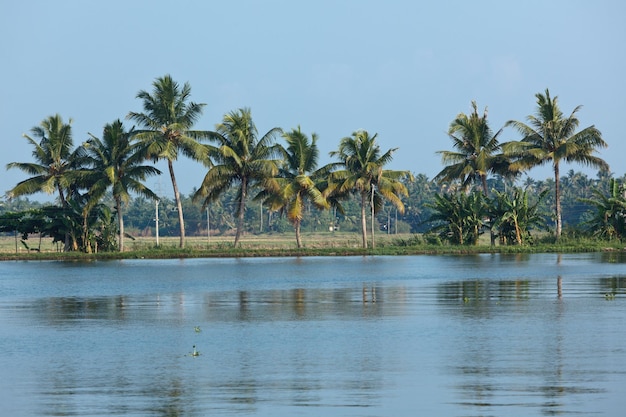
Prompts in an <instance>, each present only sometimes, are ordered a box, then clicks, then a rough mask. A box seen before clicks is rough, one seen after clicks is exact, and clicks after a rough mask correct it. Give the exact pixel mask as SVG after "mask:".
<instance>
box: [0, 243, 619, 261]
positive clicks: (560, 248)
mask: <svg viewBox="0 0 626 417" xmlns="http://www.w3.org/2000/svg"><path fill="white" fill-rule="evenodd" d="M583 252H602V253H626V248H625V247H623V246H622V245H618V244H608V243H606V242H605V243H604V244H599V242H596V243H594V244H584V243H580V244H573V243H569V242H568V243H565V244H550V245H545V244H543V245H537V246H487V245H477V246H435V245H420V246H383V247H380V248H374V249H372V248H368V249H363V248H353V247H325V248H301V249H297V248H271V247H268V248H262V247H255V248H245V247H241V248H232V247H231V248H223V247H222V248H215V249H198V248H189V249H178V248H152V249H147V250H129V251H125V252H100V253H82V252H30V253H24V252H21V253H9V252H3V253H0V261H93V260H121V259H186V258H189V259H191V258H259V257H266V258H270V257H310V256H337V257H341V256H414V255H477V254H533V253H583Z"/></svg>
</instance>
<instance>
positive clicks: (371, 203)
mask: <svg viewBox="0 0 626 417" xmlns="http://www.w3.org/2000/svg"><path fill="white" fill-rule="evenodd" d="M375 188H376V186H375V185H374V184H372V201H371V202H370V205H371V206H372V249H374V247H375V246H376V245H375V242H374V190H375Z"/></svg>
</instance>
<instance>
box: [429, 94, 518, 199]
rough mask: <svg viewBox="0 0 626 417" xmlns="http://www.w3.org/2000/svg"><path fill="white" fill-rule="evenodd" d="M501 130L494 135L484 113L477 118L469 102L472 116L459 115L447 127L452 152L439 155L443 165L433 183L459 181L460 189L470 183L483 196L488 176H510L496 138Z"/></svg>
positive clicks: (473, 105) (475, 111)
mask: <svg viewBox="0 0 626 417" xmlns="http://www.w3.org/2000/svg"><path fill="white" fill-rule="evenodd" d="M500 133H502V129H500V130H498V131H497V132H496V133H495V134H494V133H493V131H492V130H491V128H490V127H489V123H488V122H487V109H486V108H485V111H484V113H483V115H482V116H480V115H479V114H478V108H477V105H476V102H475V101H472V113H471V114H470V115H469V116H468V115H466V114H464V113H460V114H459V115H458V116H457V117H456V119H454V120H453V121H452V122H451V123H450V127H449V129H448V136H449V137H450V139H452V142H453V145H452V146H453V147H454V149H455V151H439V152H437V153H439V154H441V160H442V162H443V164H444V165H447V166H446V167H445V168H444V169H443V170H441V172H439V173H438V174H437V175H436V176H435V180H437V181H440V182H441V181H448V182H450V181H455V180H460V181H461V183H462V184H463V188H467V187H469V186H470V185H471V184H472V183H478V184H480V186H481V187H482V190H483V194H484V195H485V196H487V194H488V191H489V190H488V188H487V175H488V174H489V173H496V174H501V175H503V176H507V175H511V174H512V173H511V172H510V171H509V163H508V159H507V158H506V157H505V156H504V155H502V153H500V150H501V149H500V143H499V141H498V137H499V136H500Z"/></svg>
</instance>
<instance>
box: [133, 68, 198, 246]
mask: <svg viewBox="0 0 626 417" xmlns="http://www.w3.org/2000/svg"><path fill="white" fill-rule="evenodd" d="M152 86H153V90H152V94H150V93H149V92H147V91H144V90H141V91H139V93H137V98H139V99H141V100H143V110H144V112H143V113H136V112H130V113H128V116H126V118H127V119H130V120H134V121H135V122H137V123H139V124H140V125H141V126H142V127H143V129H142V130H138V131H137V134H136V137H137V138H138V139H139V140H141V141H142V142H144V144H145V145H146V149H147V156H148V157H149V158H151V159H153V161H155V162H156V161H157V160H160V159H166V160H167V167H168V170H169V173H170V178H171V180H172V187H173V189H174V200H175V201H176V208H177V210H178V223H179V226H180V247H181V248H182V247H184V246H185V222H184V216H183V206H182V203H181V200H180V192H179V190H178V185H177V183H176V176H175V175H174V164H173V162H174V161H175V160H177V159H178V154H179V152H182V153H183V154H184V155H185V156H187V157H189V158H192V159H194V160H197V161H202V162H206V153H207V152H206V148H205V146H204V145H202V144H201V143H199V142H198V139H202V138H205V137H207V133H208V132H204V131H198V130H191V128H192V127H193V125H194V124H195V123H196V121H197V120H198V118H199V117H200V116H201V115H202V108H203V107H204V106H205V104H201V103H194V102H192V101H189V99H190V97H191V86H190V85H189V83H185V84H184V85H183V86H182V87H181V86H180V85H179V84H178V83H177V82H175V81H174V80H173V79H172V77H171V76H170V75H169V74H168V75H165V76H163V77H160V78H157V79H156V80H155V81H154V82H153V83H152Z"/></svg>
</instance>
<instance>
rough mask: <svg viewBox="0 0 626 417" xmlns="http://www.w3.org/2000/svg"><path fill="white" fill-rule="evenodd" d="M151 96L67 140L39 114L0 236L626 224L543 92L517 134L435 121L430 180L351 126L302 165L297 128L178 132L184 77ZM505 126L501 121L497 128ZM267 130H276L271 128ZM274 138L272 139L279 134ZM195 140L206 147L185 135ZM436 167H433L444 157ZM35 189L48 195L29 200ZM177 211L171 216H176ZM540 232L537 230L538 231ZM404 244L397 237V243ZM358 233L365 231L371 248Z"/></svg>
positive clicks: (118, 239)
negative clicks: (193, 172) (155, 181)
mask: <svg viewBox="0 0 626 417" xmlns="http://www.w3.org/2000/svg"><path fill="white" fill-rule="evenodd" d="M153 87H154V89H153V91H152V93H148V92H145V91H140V92H139V94H138V95H137V97H138V98H140V99H141V100H142V101H143V109H144V112H143V113H135V112H130V113H129V114H128V118H129V119H132V120H134V121H136V122H138V123H140V128H139V129H137V130H135V129H134V128H131V129H126V128H124V126H123V124H122V122H121V121H120V120H116V121H115V122H113V123H111V124H107V125H106V126H105V128H104V131H103V135H102V138H98V137H96V136H94V135H90V138H87V139H86V140H85V141H83V142H82V144H81V145H79V146H76V147H74V144H73V138H72V130H71V120H70V121H69V122H68V123H65V122H64V121H63V120H62V118H61V116H59V115H55V116H51V117H48V118H46V119H44V120H43V121H42V122H41V124H40V125H38V126H36V127H34V128H33V129H32V130H31V133H32V137H31V136H26V135H25V137H26V139H27V140H28V141H29V143H30V144H31V145H32V146H33V148H34V150H33V159H34V161H33V162H12V163H10V164H8V165H7V168H8V169H9V168H15V169H20V170H22V171H23V172H25V173H26V174H29V175H30V177H29V178H27V179H25V180H23V181H21V182H20V183H18V184H17V185H16V186H15V187H14V188H13V189H11V190H9V191H8V192H7V194H6V195H5V196H4V197H2V199H0V233H9V234H14V235H15V236H16V237H17V236H20V237H21V239H22V244H23V245H24V246H25V247H26V248H28V249H29V250H39V249H40V244H39V245H35V244H32V243H30V242H29V241H28V239H29V238H30V239H31V240H32V239H33V238H34V237H36V238H39V239H41V238H42V237H44V236H48V237H52V238H53V241H54V242H58V245H57V246H58V248H59V250H64V251H68V250H73V251H83V252H91V251H112V250H121V251H123V249H124V246H123V245H124V243H123V242H124V237H129V238H134V237H135V236H154V235H156V236H159V235H161V236H178V237H180V247H181V248H182V247H183V246H184V237H185V236H186V235H191V236H194V235H195V236H207V235H208V236H212V235H213V236H214V235H227V236H228V235H233V236H234V237H235V247H236V246H237V244H238V242H239V239H240V237H241V236H242V235H243V234H250V233H254V234H259V233H283V232H287V231H290V230H294V231H295V234H296V242H297V246H298V247H301V246H302V241H301V232H320V231H331V232H333V231H338V230H341V231H344V232H345V231H348V232H355V233H359V232H360V233H361V235H362V246H363V248H367V246H368V244H367V233H368V232H367V230H368V224H367V223H368V220H369V230H370V233H371V234H372V237H373V235H374V231H376V232H377V233H381V232H382V233H386V234H397V233H403V234H404V233H413V234H415V236H416V237H417V236H418V234H419V235H421V236H423V237H420V238H418V239H416V242H417V241H420V242H430V243H438V244H443V243H449V244H460V245H467V244H471V245H474V244H477V243H478V242H479V240H480V238H481V235H483V234H484V233H486V232H489V234H490V235H491V243H492V245H493V244H495V243H496V239H497V241H498V242H499V243H500V245H527V244H533V243H535V241H536V240H537V239H536V237H537V233H536V232H539V231H542V230H547V231H549V232H550V234H548V236H550V235H552V236H554V238H556V239H558V238H559V237H560V235H561V230H563V233H568V234H572V235H577V236H580V235H584V234H586V235H589V236H594V237H596V238H602V239H610V240H616V239H618V240H620V239H622V238H623V237H624V233H626V225H625V224H624V219H626V199H625V197H624V189H623V184H624V180H625V179H626V178H624V177H622V178H613V175H612V174H611V173H610V171H609V170H608V166H607V165H606V163H604V161H602V160H601V159H599V158H598V157H596V156H594V155H593V153H594V152H595V151H596V148H598V147H603V146H606V143H605V142H604V141H603V140H602V138H601V135H600V132H599V131H598V130H597V129H596V128H595V127H593V126H591V127H589V128H585V129H583V130H582V131H580V132H578V133H576V132H575V129H576V128H577V126H578V120H577V119H576V117H575V115H576V113H577V111H578V110H579V108H580V107H576V108H575V110H574V111H573V112H572V113H571V115H570V116H569V117H568V118H565V117H563V115H562V113H561V111H560V109H559V108H558V105H557V101H556V97H555V98H550V95H549V91H548V90H546V93H545V95H544V94H537V96H536V97H537V100H538V101H537V105H538V111H537V115H536V116H529V119H528V120H529V125H525V124H523V123H521V122H515V121H511V122H509V123H508V124H507V126H512V127H514V128H515V129H517V130H518V131H519V132H520V133H521V134H522V136H523V138H522V139H521V140H520V141H512V142H508V143H504V144H500V143H499V141H498V137H499V136H500V133H501V132H502V129H500V130H498V131H497V132H496V133H493V131H492V130H491V128H490V127H489V124H488V121H487V112H486V110H485V112H484V113H483V114H482V115H480V114H479V113H478V110H477V105H476V103H474V102H472V112H471V113H470V114H469V115H465V114H463V113H461V114H459V115H457V117H456V118H455V119H454V120H453V121H452V122H451V124H450V127H449V131H448V134H449V138H450V139H451V140H452V142H453V148H454V151H440V152H439V153H440V154H441V155H442V163H443V164H444V168H443V170H442V171H441V172H440V173H439V174H438V175H437V176H436V177H435V178H434V179H429V178H428V177H427V176H426V175H424V174H412V173H411V172H410V171H392V170H386V169H384V166H385V165H386V164H388V163H389V162H390V161H391V159H392V154H393V152H394V151H395V150H396V149H390V150H387V151H383V150H381V149H380V148H379V146H378V144H377V143H376V137H377V135H376V134H373V135H370V134H369V133H368V132H366V131H356V132H354V133H353V134H352V135H351V136H349V137H344V138H343V139H341V140H340V141H339V144H338V148H337V151H333V152H331V153H330V156H331V157H334V158H336V159H337V161H336V162H332V163H330V164H328V165H326V166H324V167H321V168H320V167H317V158H318V151H317V147H316V141H317V135H315V134H312V135H311V137H310V139H309V137H308V136H307V135H305V134H304V133H302V132H301V131H300V128H299V127H298V128H297V129H292V130H291V131H288V132H286V133H283V130H282V129H281V128H278V127H276V128H273V129H271V130H270V131H269V132H267V133H266V134H265V135H263V136H261V137H258V132H257V131H256V127H255V125H254V122H253V121H252V117H251V112H250V110H249V109H239V110H237V111H233V112H230V113H227V114H226V115H225V116H224V119H223V121H222V122H221V123H219V124H217V125H216V127H215V131H200V130H191V127H192V126H193V124H194V123H195V122H196V120H197V118H198V116H199V115H200V114H201V110H202V106H203V105H202V104H197V103H194V102H191V101H190V100H189V97H190V86H189V85H188V84H184V85H183V86H182V87H181V86H180V85H179V84H177V83H176V82H174V81H173V80H172V79H171V77H169V76H165V77H162V78H157V79H156V81H155V82H154V84H153ZM505 127H506V126H505ZM280 135H282V137H281V136H280ZM280 139H282V140H283V141H285V142H286V146H283V145H282V143H280ZM202 140H206V141H208V142H210V143H201V142H200V141H202ZM179 153H182V154H183V155H185V156H187V157H189V158H191V159H193V160H195V161H197V162H198V163H202V164H204V165H205V166H206V167H207V174H206V176H205V178H204V180H203V181H202V182H201V183H200V184H198V186H199V188H198V189H196V190H193V191H192V192H191V193H190V194H189V195H183V194H182V193H180V192H179V191H178V187H177V184H176V178H175V175H174V170H173V162H174V161H175V160H177V159H178V155H179ZM159 159H166V160H167V162H168V169H169V174H170V178H171V180H172V185H173V189H174V198H173V199H171V198H167V197H164V196H157V195H156V194H155V193H154V192H153V191H152V190H150V189H148V188H147V187H146V186H145V185H144V184H143V181H144V180H145V179H146V178H147V177H148V176H151V175H159V174H160V171H158V170H157V169H156V168H154V167H153V166H149V165H146V164H147V163H148V162H149V161H150V160H153V161H156V160H159ZM546 162H551V163H552V165H553V170H554V173H555V177H554V178H550V179H546V180H544V181H538V180H534V179H532V178H530V177H528V176H527V175H525V171H526V170H528V169H530V168H531V167H533V166H536V165H541V164H543V163H546ZM560 162H579V163H583V164H586V165H590V166H594V167H598V168H600V171H599V172H598V174H597V177H596V178H590V177H588V176H587V175H586V174H584V173H582V172H576V171H574V170H569V171H568V172H567V173H566V175H564V176H561V175H560V170H559V169H560V165H559V163H560ZM446 164H448V165H446ZM38 192H46V193H49V194H52V193H54V194H55V195H56V199H57V201H56V203H55V204H40V203H36V202H31V201H30V200H28V198H27V196H29V195H32V194H35V193H38ZM183 212H184V213H185V216H184V218H183ZM544 235H546V234H545V233H544ZM405 243H406V242H405ZM373 244H374V240H373V239H372V246H373Z"/></svg>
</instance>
